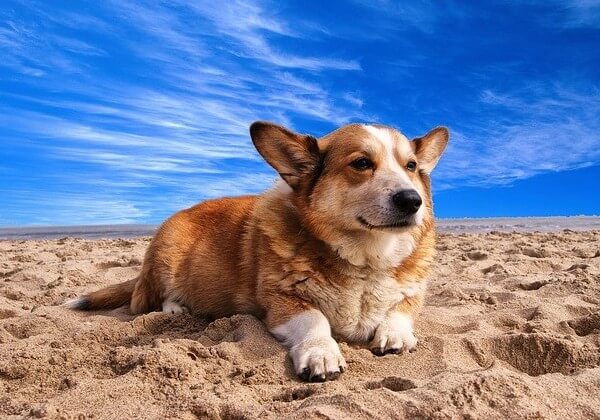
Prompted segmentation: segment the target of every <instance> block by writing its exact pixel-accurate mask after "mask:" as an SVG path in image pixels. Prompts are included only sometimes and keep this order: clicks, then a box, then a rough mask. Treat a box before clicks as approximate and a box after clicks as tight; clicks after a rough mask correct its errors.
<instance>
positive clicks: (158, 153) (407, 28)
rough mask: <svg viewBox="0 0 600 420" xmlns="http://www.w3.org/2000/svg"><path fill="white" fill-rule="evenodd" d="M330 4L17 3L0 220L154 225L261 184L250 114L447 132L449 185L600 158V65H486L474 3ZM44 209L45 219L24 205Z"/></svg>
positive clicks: (1, 132)
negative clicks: (323, 8)
mask: <svg viewBox="0 0 600 420" xmlns="http://www.w3.org/2000/svg"><path fill="white" fill-rule="evenodd" d="M597 5H598V3H597V2H596V1H591V0H588V1H580V2H575V1H569V2H566V3H561V4H558V3H553V4H552V5H543V7H542V6H540V8H541V10H548V11H549V12H548V13H546V14H545V15H544V18H545V19H546V20H545V21H544V22H545V23H544V24H546V25H547V19H548V18H549V17H552V16H554V15H553V13H558V14H559V15H560V16H559V17H560V19H557V20H556V22H557V23H556V25H557V26H558V27H560V28H562V29H560V31H563V29H564V28H569V29H572V30H573V31H576V30H578V28H584V29H585V30H589V29H590V28H593V27H595V25H597V23H596V22H597V18H596V17H594V16H596V15H597V14H596V11H597ZM330 6H331V8H332V10H331V12H330V14H331V16H329V15H327V16H325V15H323V14H322V13H321V12H320V11H314V10H312V9H311V8H310V7H307V6H306V5H305V4H303V3H298V4H295V3H293V2H291V3H286V4H282V3H279V2H274V1H271V0H245V1H244V0H234V1H231V2H222V3H219V4H218V5H216V4H215V3H210V2H193V1H185V0H174V1H170V2H148V1H142V0H139V1H138V0H123V1H117V0H109V1H106V2H100V3H90V4H87V5H86V7H85V8H83V7H81V5H80V4H77V3H68V2H67V3H63V4H55V3H48V2H36V1H29V2H22V1H14V2H10V3H8V5H7V7H3V8H2V9H1V10H0V17H1V18H2V19H1V20H2V23H0V54H2V60H0V127H1V128H0V152H2V155H3V163H2V168H0V171H1V173H2V176H0V194H2V195H3V196H4V197H10V200H11V201H10V203H8V204H7V205H6V206H3V208H1V209H0V219H1V220H2V222H0V223H13V224H16V223H29V222H32V223H33V222H34V223H89V222H93V221H96V222H104V223H112V222H117V221H121V222H131V221H154V222H155V221H159V220H160V219H161V218H162V217H164V216H166V215H168V214H169V213H171V212H172V211H174V210H176V209H178V208H181V207H183V206H187V205H190V204H192V203H194V202H195V201H198V200H200V199H202V198H206V197H215V196H220V195H231V194H242V193H248V192H257V191H260V190H262V189H263V188H265V187H268V186H269V185H270V182H271V181H270V180H271V179H272V178H273V177H274V173H273V171H272V170H271V169H270V168H269V167H268V166H267V165H266V164H264V163H263V162H262V161H261V159H260V157H259V155H258V154H257V153H256V151H255V150H254V148H253V146H252V143H251V141H250V138H249V135H248V126H249V124H250V123H251V122H252V121H254V120H257V119H262V120H273V121H277V122H280V123H282V124H285V125H287V126H289V127H291V128H294V129H297V130H299V131H302V132H311V133H312V134H315V135H320V134H324V133H325V132H327V131H329V130H331V129H333V128H335V127H336V126H339V125H341V124H345V123H349V122H354V121H380V122H383V123H388V124H391V125H396V126H398V127H399V128H401V129H403V130H404V131H407V132H409V134H410V133H411V131H413V130H417V129H422V128H430V127H431V126H432V125H435V124H440V123H446V124H448V125H450V128H451V130H452V132H453V138H452V142H451V146H450V150H449V153H448V155H447V156H446V157H445V158H444V160H443V161H442V164H441V167H440V169H439V170H438V171H437V173H436V175H435V176H436V178H437V179H436V184H435V185H436V186H437V187H438V188H439V187H441V188H459V187H462V186H465V185H474V186H489V185H497V184H506V183H510V182H513V181H514V180H516V179H522V178H526V177H531V176H534V175H536V174H538V173H543V172H547V171H560V170H566V169H572V168H577V167H581V166H586V165H596V164H598V162H600V156H599V155H598V150H600V146H599V144H598V143H599V140H598V135H597V134H596V133H598V132H600V131H599V129H600V127H599V123H598V118H597V116H598V115H600V109H599V108H600V105H599V103H598V101H599V99H598V82H597V79H594V78H593V74H594V73H593V71H591V70H590V71H588V72H587V73H586V74H587V76H586V75H583V74H580V73H581V72H579V71H576V72H574V71H572V69H569V68H567V69H566V70H562V72H560V74H558V71H557V72H556V73H557V74H552V75H550V76H548V75H547V74H546V73H544V72H543V71H542V70H544V69H542V70H540V69H538V73H535V72H533V71H532V72H525V71H524V70H523V69H524V68H527V67H528V66H529V65H531V64H532V63H531V62H528V61H527V57H526V56H525V54H510V53H506V51H505V56H504V57H503V58H502V59H498V60H496V59H495V58H494V59H493V60H490V59H488V60H487V61H485V60H484V59H481V62H479V61H480V57H486V54H487V51H488V49H489V45H490V44H487V43H486V41H488V42H489V40H488V39H479V38H477V37H474V38H473V39H474V40H475V41H474V42H473V43H472V44H470V45H464V42H465V40H467V41H468V40H469V39H471V38H469V37H471V35H472V34H471V33H470V31H471V29H470V28H472V27H473V26H472V25H474V24H476V23H477V22H474V21H473V19H475V17H478V16H480V15H477V14H472V9H474V7H469V8H467V7H466V6H464V5H463V6H461V7H458V6H456V5H451V4H445V5H440V4H439V3H434V2H430V1H419V2H413V3H411V4H400V3H398V2H392V1H385V0H382V1H375V2H365V1H361V0H355V1H352V2H348V3H343V4H334V3H332V4H331V5H330ZM496 6H497V7H500V6H498V5H496ZM506 7H517V6H515V5H509V6H506ZM482 14H483V15H485V16H489V15H490V13H489V12H486V13H482ZM474 16H475V17H474ZM334 17H335V18H334ZM470 19H471V20H470ZM449 21H451V22H452V25H449V24H448V22H449ZM499 21H500V23H501V20H499ZM540 25H541V24H540ZM464 28H467V29H464ZM537 29H538V30H542V29H540V28H537ZM460 30H463V33H461V35H460V36H457V37H456V38H452V36H453V35H454V32H455V31H460ZM465 31H466V32H465ZM483 32H485V31H483ZM451 41H453V42H451ZM497 42H501V41H497ZM510 42H513V40H511V41H510ZM494 45H496V44H494ZM473 46H474V47H479V48H480V50H478V51H479V52H480V53H479V55H478V56H477V60H472V61H471V62H470V63H467V62H466V60H465V56H468V53H469V48H470V47H473ZM513 47H514V45H513V44H511V45H510V48H513ZM494 48H496V46H495V47H494ZM484 49H485V50H484ZM590 51H591V50H590ZM531 61H533V60H531ZM554 64H556V63H555V62H553V63H551V64H548V67H550V66H551V65H554ZM559 64H560V63H559ZM527 70H529V69H528V68H527ZM576 70H579V68H577V69H576ZM574 74H575V76H574ZM585 77H588V79H587V80H586V79H585ZM413 134H422V133H418V132H415V133H413ZM573 139H575V140H573ZM6 180H10V182H9V181H6ZM36 201H37V202H39V203H42V204H43V205H42V206H41V207H43V208H44V209H45V210H44V212H45V213H46V214H45V215H37V216H36V215H34V214H33V213H32V212H31V211H30V210H28V209H29V208H30V206H31V205H32V203H34V202H36ZM38 207H40V206H38ZM31 208H33V207H31ZM7 220H8V221H9V222H6V221H7Z"/></svg>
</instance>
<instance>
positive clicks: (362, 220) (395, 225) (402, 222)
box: [356, 216, 416, 229]
mask: <svg viewBox="0 0 600 420" xmlns="http://www.w3.org/2000/svg"><path fill="white" fill-rule="evenodd" d="M356 220H358V222H359V223H360V224H361V225H363V226H364V227H366V228H368V229H401V228H406V227H410V226H414V225H415V224H416V223H415V222H414V220H413V218H412V217H411V218H410V219H404V220H398V221H396V222H394V223H389V224H383V225H374V224H372V223H369V222H367V221H366V220H365V218H364V217H362V216H358V217H357V218H356Z"/></svg>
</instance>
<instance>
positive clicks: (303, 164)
mask: <svg viewBox="0 0 600 420" xmlns="http://www.w3.org/2000/svg"><path fill="white" fill-rule="evenodd" d="M250 137H252V142H253V143H254V146H255V147H256V150H258V153H260V154H261V156H262V157H263V158H264V159H265V160H266V161H267V163H268V164H269V165H271V166H272V167H273V168H275V170H276V171H277V172H279V175H281V177H282V178H283V179H284V180H285V182H287V183H288V184H289V186H290V187H292V188H294V189H296V188H297V187H298V185H299V184H300V182H301V180H302V179H305V178H306V177H307V176H310V175H311V174H313V173H314V172H315V171H316V170H317V168H318V167H319V164H320V162H321V154H320V152H319V146H318V144H317V139H315V138H314V137H312V136H306V135H303V134H296V133H293V132H291V131H290V130H288V129H286V128H284V127H281V126H279V125H276V124H273V123H269V122H264V121H257V122H255V123H253V124H252V125H251V126H250Z"/></svg>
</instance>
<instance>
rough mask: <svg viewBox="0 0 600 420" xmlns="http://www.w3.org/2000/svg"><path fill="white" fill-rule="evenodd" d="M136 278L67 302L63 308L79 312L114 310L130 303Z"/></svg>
mask: <svg viewBox="0 0 600 420" xmlns="http://www.w3.org/2000/svg"><path fill="white" fill-rule="evenodd" d="M137 281H138V277H136V278H134V279H131V280H127V281H125V282H123V283H119V284H113V285H112V286H108V287H105V288H104V289H100V290H97V291H95V292H92V293H89V294H87V295H83V296H80V297H78V298H75V299H71V300H68V301H67V302H65V303H64V306H66V307H67V308H70V309H76V310H79V311H94V310H99V309H115V308H118V307H120V306H123V305H128V304H129V303H130V302H131V296H132V295H133V291H134V289H135V284H136V282H137Z"/></svg>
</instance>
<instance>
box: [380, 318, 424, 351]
mask: <svg viewBox="0 0 600 420" xmlns="http://www.w3.org/2000/svg"><path fill="white" fill-rule="evenodd" d="M370 347H371V351H372V352H373V354H375V355H377V356H383V355H384V354H388V353H395V354H397V353H400V352H401V351H403V350H407V351H413V350H414V349H415V348H416V347H417V338H416V337H415V335H414V333H413V325H412V319H411V318H410V316H409V315H406V314H403V313H400V312H392V313H390V314H389V315H388V316H387V317H386V319H385V320H384V321H383V322H382V323H381V324H379V327H377V330H376V331H375V337H374V338H373V340H372V341H371V345H370Z"/></svg>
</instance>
